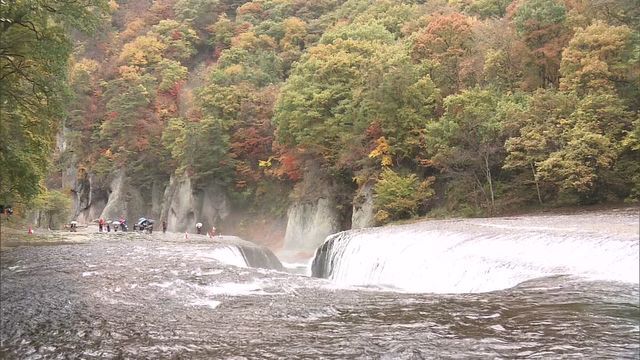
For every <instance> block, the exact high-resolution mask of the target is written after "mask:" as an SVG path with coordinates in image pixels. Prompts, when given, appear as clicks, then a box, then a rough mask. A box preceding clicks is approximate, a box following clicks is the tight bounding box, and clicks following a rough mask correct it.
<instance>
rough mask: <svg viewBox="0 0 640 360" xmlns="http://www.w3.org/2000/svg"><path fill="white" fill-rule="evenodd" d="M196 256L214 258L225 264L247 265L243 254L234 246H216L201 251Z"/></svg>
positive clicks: (244, 266)
mask: <svg viewBox="0 0 640 360" xmlns="http://www.w3.org/2000/svg"><path fill="white" fill-rule="evenodd" d="M198 256H199V257H201V258H206V259H215V260H217V261H219V262H221V263H223V264H227V265H233V266H238V267H243V268H246V267H248V265H247V262H246V260H245V259H244V256H242V253H241V252H240V249H238V248H237V247H236V246H218V247H216V248H214V249H211V250H205V251H201V252H200V253H198Z"/></svg>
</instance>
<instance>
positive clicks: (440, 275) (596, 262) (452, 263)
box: [325, 226, 640, 293]
mask: <svg viewBox="0 0 640 360" xmlns="http://www.w3.org/2000/svg"><path fill="white" fill-rule="evenodd" d="M452 227H453V228H454V229H453V230H447V229H446V228H445V229H443V227H442V226H440V227H439V229H437V230H429V229H424V228H420V227H418V226H398V227H391V228H383V229H369V230H366V231H352V232H343V233H338V234H336V235H333V237H335V239H333V241H334V243H333V246H332V247H331V249H330V252H329V253H328V254H327V258H326V259H325V264H330V263H332V264H333V265H332V266H331V272H330V276H329V279H331V280H332V281H333V282H335V283H337V284H339V285H341V286H354V285H355V286H382V287H392V288H395V289H399V290H404V291H409V292H434V293H470V292H486V291H493V290H499V289H506V288H510V287H513V286H515V285H517V284H519V283H521V282H523V281H526V280H530V279H534V278H539V277H544V276H552V275H575V276H578V277H583V278H587V279H590V280H608V281H619V282H626V283H634V284H638V282H639V272H640V271H639V270H640V269H639V246H638V239H637V235H636V236H635V237H634V236H630V237H622V238H621V237H614V236H607V235H602V234H586V233H577V232H573V233H564V232H558V231H549V232H545V231H532V230H531V229H529V230H528V231H526V230H525V229H522V228H520V229H518V230H517V231H503V230H492V231H480V232H478V231H477V229H475V231H469V230H468V229H467V231H460V230H455V226H452ZM472 230H473V229H472ZM510 230H511V229H510ZM556 230H557V229H556ZM327 241H331V237H330V238H328V239H327Z"/></svg>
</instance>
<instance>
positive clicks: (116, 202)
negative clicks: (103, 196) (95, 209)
mask: <svg viewBox="0 0 640 360" xmlns="http://www.w3.org/2000/svg"><path fill="white" fill-rule="evenodd" d="M108 193H109V200H108V202H107V204H106V205H105V207H104V210H103V211H102V213H101V215H100V217H102V218H104V219H118V218H119V217H121V216H124V217H125V219H127V222H128V223H129V224H131V223H132V222H133V221H135V220H136V219H138V218H139V217H141V216H148V215H147V208H148V207H147V206H145V201H144V198H143V197H142V194H141V192H140V190H139V189H137V188H136V187H134V186H131V185H130V184H129V182H128V181H127V178H126V176H125V173H124V171H120V172H118V173H117V174H116V177H115V178H114V179H113V180H112V181H111V184H110V185H109V189H108Z"/></svg>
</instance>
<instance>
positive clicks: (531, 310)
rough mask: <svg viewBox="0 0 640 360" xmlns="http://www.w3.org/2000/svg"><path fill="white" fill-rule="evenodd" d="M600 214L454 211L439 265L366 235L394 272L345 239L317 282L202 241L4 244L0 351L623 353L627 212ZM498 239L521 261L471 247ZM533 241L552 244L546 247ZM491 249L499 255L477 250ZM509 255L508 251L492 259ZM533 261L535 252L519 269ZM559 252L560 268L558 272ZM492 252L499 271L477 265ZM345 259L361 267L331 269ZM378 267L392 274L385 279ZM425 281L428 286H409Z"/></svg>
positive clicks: (637, 314)
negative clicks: (534, 237) (463, 216)
mask: <svg viewBox="0 0 640 360" xmlns="http://www.w3.org/2000/svg"><path fill="white" fill-rule="evenodd" d="M605 215H606V216H605V217H604V218H603V217H602V216H601V215H599V214H596V215H593V214H589V215H585V216H584V217H583V218H580V217H578V218H576V217H567V218H560V219H558V218H557V217H547V218H545V217H538V218H535V217H533V218H520V220H513V219H503V220H500V219H496V220H492V219H481V220H478V219H476V220H460V221H459V223H460V224H462V225H460V226H461V227H460V226H459V227H458V228H456V229H457V230H455V232H456V233H458V234H461V233H466V232H467V231H468V232H471V233H475V234H476V235H477V236H475V237H473V239H475V240H472V241H471V240H465V241H463V243H464V244H467V245H464V246H462V245H461V243H459V242H456V241H457V240H455V241H454V240H442V239H440V241H445V242H450V243H451V244H452V246H449V247H447V248H446V249H445V250H443V249H440V248H441V247H439V246H435V245H429V246H428V247H427V248H428V249H430V251H432V252H434V254H432V255H428V254H427V255H425V256H426V258H427V259H430V262H431V263H433V262H435V260H434V259H440V261H438V262H437V266H435V267H433V266H431V267H425V266H424V264H422V265H420V264H418V265H417V266H414V267H413V268H412V267H411V266H407V264H406V263H408V262H412V261H413V262H414V263H415V261H416V260H415V259H413V258H412V257H415V258H420V259H422V258H425V257H416V256H415V254H414V253H415V251H413V250H412V249H414V248H411V247H410V246H408V245H407V244H409V243H406V244H405V246H404V247H402V246H399V247H401V248H403V249H405V250H406V251H409V252H407V253H405V255H397V254H396V253H393V252H392V251H391V250H390V249H392V248H393V247H387V248H385V246H386V245H380V244H375V243H371V246H370V247H371V248H378V249H380V251H379V253H382V254H387V255H389V254H391V255H393V254H396V255H394V256H404V257H405V260H406V261H404V262H402V264H403V265H402V266H399V265H398V264H396V263H393V262H392V260H393V259H395V258H396V257H393V256H392V257H390V258H389V259H387V260H385V259H384V258H383V257H380V256H379V258H378V260H377V264H378V265H377V266H375V268H376V269H378V268H380V267H384V268H386V269H389V271H390V272H384V271H378V270H366V267H367V266H369V265H367V263H366V262H362V261H361V260H358V261H351V262H349V260H348V259H349V258H351V259H357V257H358V256H359V255H358V254H360V253H363V252H364V253H365V254H367V258H371V256H373V254H372V253H366V251H369V250H367V249H365V248H359V249H360V250H357V249H356V248H353V247H352V248H349V246H351V245H349V246H346V245H345V246H342V247H340V249H342V250H340V251H341V252H339V258H338V257H336V260H335V261H334V263H333V268H332V269H330V270H331V271H328V272H327V269H326V268H325V269H324V270H323V271H324V272H325V275H326V276H327V277H328V278H327V279H323V278H314V277H309V276H305V275H299V274H294V273H290V272H285V271H277V270H270V269H262V268H252V267H248V266H247V264H246V262H243V261H242V258H241V257H239V255H238V252H237V251H232V250H226V251H222V250H220V248H215V249H212V246H211V244H210V242H208V241H207V240H206V239H200V238H195V237H194V239H189V240H184V239H180V238H176V237H173V238H169V237H163V235H162V234H153V235H147V234H133V233H128V234H123V233H118V234H97V233H87V239H85V240H83V241H81V242H55V243H48V244H42V243H41V244H38V245H39V246H33V245H25V244H20V246H15V244H14V245H13V246H10V247H5V248H4V249H3V251H2V252H0V255H1V258H0V260H1V261H0V300H1V303H0V311H1V313H0V315H1V325H2V326H1V329H0V341H1V343H0V357H2V358H6V359H41V358H52V359H56V358H61V359H65V358H83V359H105V358H107V359H109V358H112V359H119V358H140V359H160V358H163V359H164V358H203V359H219V358H223V359H226V358H228V359H284V358H302V359H309V358H323V359H346V358H365V359H430V358H544V359H547V358H585V357H586V358H610V359H624V358H628V359H637V358H639V357H640V345H639V340H640V300H639V285H638V281H637V276H638V268H637V265H633V261H635V262H636V263H637V261H638V238H637V237H638V234H637V226H638V225H637V220H638V219H637V211H635V210H634V211H626V212H622V213H615V214H608V215H607V214H605ZM575 219H577V220H576V221H574V222H567V221H568V220H575ZM598 223H600V224H601V225H602V224H605V225H603V227H604V228H607V227H608V230H606V231H605V230H603V231H604V232H606V234H607V236H605V237H604V238H603V237H602V236H603V235H602V234H603V231H601V232H598V231H592V230H593V228H600V227H599V226H598ZM430 224H431V225H424V224H423V225H408V227H398V228H395V229H394V228H390V229H380V230H376V231H364V232H360V233H359V232H356V233H355V235H354V233H348V234H351V235H349V236H351V240H349V241H346V242H345V243H351V244H353V243H355V240H353V239H356V238H358V236H360V237H362V236H365V238H366V236H373V237H374V238H380V234H386V235H385V237H389V238H392V239H393V238H394V236H396V238H407V236H406V234H407V233H411V232H414V233H415V232H416V229H419V227H416V226H422V227H424V226H432V225H433V226H434V230H433V231H440V232H442V231H445V230H447V231H449V229H450V228H451V227H454V228H455V226H453V225H451V224H452V223H451V222H446V221H444V222H442V221H440V222H438V221H436V222H432V223H430ZM443 224H444V225H443ZM532 224H533V225H535V228H533V229H532V228H531V227H532V226H533V225H532ZM634 224H635V230H634ZM412 226H413V227H412ZM456 226H457V225H456ZM505 226H506V227H507V228H506V229H505ZM567 226H573V227H574V228H573V230H570V229H569V230H567V229H565V228H566V227H567ZM469 227H471V229H469ZM541 227H544V229H542V228H541ZM478 228H481V229H484V228H489V229H491V231H494V232H506V233H514V232H515V233H514V234H521V233H522V232H524V233H525V234H528V233H529V232H533V233H540V232H542V233H543V234H547V233H548V232H549V230H548V229H550V228H551V229H556V230H557V229H560V228H562V229H565V230H564V231H563V233H564V234H569V235H570V236H569V235H567V236H565V237H563V238H562V239H563V240H562V241H561V242H564V243H565V245H558V246H556V245H553V244H552V243H550V242H547V243H545V244H542V245H532V244H531V243H527V241H526V238H527V236H524V237H523V236H521V235H518V236H514V237H513V238H512V239H511V240H509V237H501V236H489V235H488V233H484V232H482V231H480V230H478ZM398 229H400V230H398ZM443 229H445V230H443ZM496 229H497V230H496ZM620 229H622V230H620ZM423 230H424V229H423ZM516 231H518V232H516ZM478 232H480V233H478ZM362 233H364V234H369V235H361V234H362ZM359 234H360V235H359ZM371 234H373V235H371ZM393 234H396V235H393ZM398 234H404V235H403V236H402V237H399V236H400V235H398ZM491 234H494V233H493V232H492V233H491ZM576 234H582V235H581V237H582V238H583V239H584V241H586V242H589V241H591V240H592V238H597V241H595V242H594V244H599V245H597V246H596V245H593V246H591V245H588V246H586V248H581V247H580V244H579V242H578V243H577V242H576V239H575V238H576V236H577V235H576ZM342 236H343V237H344V234H343V235H342ZM447 236H451V235H450V234H449V235H447ZM545 236H547V238H548V237H549V236H551V235H549V234H547V235H545ZM454 237H455V236H454ZM478 238H482V239H484V240H482V241H483V242H482V241H481V242H480V243H478V242H477V241H476V240H477V239H478ZM396 240H397V239H396ZM458 240H459V239H458ZM509 241H512V242H515V243H516V244H521V246H520V247H529V248H530V250H531V251H526V252H525V253H527V254H533V255H527V256H528V257H526V256H525V257H524V258H523V255H517V251H515V249H516V248H517V247H514V246H511V247H507V249H508V250H509V251H506V250H505V251H502V250H499V249H497V248H495V247H494V248H490V249H489V250H482V251H481V250H479V249H481V248H483V246H482V245H483V244H484V245H486V246H485V247H489V246H496V244H495V243H496V242H497V243H498V245H502V246H507V244H509ZM489 244H492V245H489ZM607 244H614V245H615V246H610V247H608V246H607ZM357 246H358V247H362V244H359V245H357ZM554 246H556V247H554ZM531 247H533V248H534V249H532V248H531ZM545 248H548V249H551V250H553V251H555V252H557V251H560V250H558V249H563V250H561V251H566V252H565V253H563V254H561V255H562V256H553V254H551V251H549V253H547V254H546V255H547V256H545ZM349 249H351V250H349ZM354 249H356V250H354ZM407 249H408V250H407ZM420 249H421V251H422V250H424V249H423V248H420ZM436 249H440V250H436ZM491 249H493V250H491ZM414 250H415V249H414ZM349 251H351V252H353V254H350V255H348V256H347V255H345V254H346V253H349ZM436 251H440V253H439V254H435V252H436ZM571 252H574V254H576V255H577V256H586V255H585V254H590V256H589V257H587V259H586V261H585V262H586V263H591V264H593V266H591V267H589V266H587V265H584V264H582V265H580V266H577V265H576V264H575V261H573V260H571ZM590 252H593V254H591V253H590ZM472 253H480V254H481V256H480V257H481V258H482V261H478V260H473V259H472V258H471V257H470V254H472ZM491 253H500V254H502V255H501V256H500V257H491V258H489V260H487V256H486V255H487V254H491ZM509 253H512V254H513V253H516V255H513V260H511V261H506V262H505V260H504V259H505V257H508V256H509ZM410 254H413V255H410ZM452 254H453V255H452ZM556 255H557V254H556ZM536 258H542V260H540V261H539V262H538V263H536V264H533V265H532V262H534V260H535V259H536ZM563 258H565V259H566V264H567V265H566V266H563V267H558V266H557V264H556V263H557V262H562V259H563ZM603 258H604V259H610V260H611V261H613V262H614V263H612V264H610V266H608V267H609V269H610V270H611V271H610V273H611V274H612V275H611V276H609V277H607V276H603V274H607V271H605V270H606V269H602V268H601V267H602V266H605V265H606V264H608V263H607V262H603V261H600V260H598V259H603ZM412 259H413V260H412ZM496 259H498V260H500V262H499V265H487V264H491V263H492V262H495V261H496ZM310 262H311V261H309V265H310ZM340 262H342V265H339V264H338V263H340ZM396 262H397V261H396ZM447 264H449V265H450V267H451V268H450V271H449V270H447V271H445V270H444V269H447ZM478 264H480V265H478ZM483 264H484V265H483ZM522 264H527V265H526V266H524V265H522ZM616 264H618V265H619V266H617V267H616V266H615V265H616ZM620 264H622V265H620ZM630 264H631V265H630ZM340 266H342V267H340ZM465 266H466V270H467V271H466V272H465V271H461V270H460V269H461V268H463V270H464V268H465ZM358 268H364V269H365V270H366V271H361V272H362V273H363V274H364V273H368V274H371V273H375V274H376V275H375V276H370V275H368V276H364V277H363V276H362V275H358V276H351V277H349V276H347V275H345V274H346V273H347V272H348V270H349V269H351V271H353V272H355V273H357V272H358V271H357V269H358ZM532 269H534V270H535V271H533V270H532ZM548 269H555V270H554V271H547V270H548ZM625 271H626V272H625ZM308 273H311V269H310V268H309V270H308ZM390 274H396V276H402V277H403V279H398V281H397V282H396V283H393V277H391V275H390ZM465 274H468V275H469V276H465ZM505 274H506V275H505ZM513 274H525V275H521V276H512V275H513ZM507 275H508V276H507ZM486 278H489V279H493V281H486ZM363 279H364V280H363ZM372 279H379V281H378V283H376V282H375V281H372ZM380 279H382V280H380ZM446 279H449V280H451V281H449V282H450V283H456V284H458V286H457V287H455V286H452V285H450V284H448V282H447V281H445V280H446ZM468 279H470V280H468ZM483 279H484V280H483ZM505 279H506V280H505ZM512 282H516V283H512ZM416 283H418V284H416ZM425 283H428V284H436V285H433V286H409V285H410V284H414V285H420V284H425ZM472 283H478V284H480V285H478V286H476V287H474V286H470V285H469V284H472Z"/></svg>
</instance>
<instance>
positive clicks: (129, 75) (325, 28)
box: [0, 0, 640, 224]
mask: <svg viewBox="0 0 640 360" xmlns="http://www.w3.org/2000/svg"><path fill="white" fill-rule="evenodd" d="M0 11H1V12H0V26H1V28H0V31H1V32H2V44H1V45H0V67H1V68H0V81H1V83H0V96H2V99H1V101H2V120H1V124H0V136H1V140H2V142H1V143H0V148H1V150H2V151H1V153H0V168H1V169H2V174H1V175H0V196H1V197H2V199H3V201H5V202H7V201H24V202H28V201H33V199H35V201H36V202H37V201H40V202H41V203H42V202H43V201H44V202H45V203H46V202H47V201H49V202H52V201H57V200H56V197H60V196H62V197H64V194H65V189H62V186H63V184H62V181H61V179H60V176H59V174H60V172H61V170H62V169H66V168H68V167H76V168H78V169H80V171H84V172H91V173H92V174H95V176H96V177H97V178H99V179H103V180H104V181H105V182H106V181H108V180H109V177H110V176H111V175H112V174H113V172H114V170H115V169H126V171H127V174H128V176H129V177H130V178H131V179H133V181H135V182H136V183H137V184H138V185H139V186H141V187H143V188H144V187H145V186H148V184H150V183H151V182H152V181H153V180H159V179H160V180H163V179H164V180H165V181H166V180H168V179H169V177H170V176H171V175H172V174H187V175H188V176H189V177H190V178H191V179H192V181H194V183H196V184H207V183H215V184H218V185H220V186H222V187H224V188H226V189H227V190H228V192H229V196H231V198H232V199H233V202H234V204H235V206H237V207H244V208H246V209H261V211H274V212H278V211H280V212H282V211H283V210H284V209H286V204H287V202H288V201H289V200H290V199H291V198H296V197H304V196H306V194H308V193H309V192H310V191H312V189H311V190H309V186H310V185H309V184H310V182H311V181H312V180H313V179H314V178H319V177H321V178H328V179H331V181H332V182H333V183H334V184H335V186H336V189H339V190H338V191H339V193H340V194H339V199H341V200H340V201H341V203H342V204H341V205H343V206H345V207H351V205H352V204H353V203H356V202H358V201H359V197H358V196H356V194H358V190H359V189H361V188H363V187H371V188H372V189H373V194H374V199H375V218H376V221H377V222H378V223H379V224H383V223H386V222H390V221H395V220H399V219H406V218H411V217H415V216H423V215H425V214H426V215H429V214H431V215H434V216H435V215H443V214H457V215H466V216H474V215H490V214H496V213H500V212H502V211H509V210H512V209H516V208H522V207H527V206H531V207H535V206H558V205H571V204H593V203H602V202H610V201H623V200H624V201H636V200H637V199H638V198H640V116H639V111H638V110H639V109H640V30H639V29H640V4H639V3H638V1H637V0H514V1H510V0H449V1H446V0H426V1H425V0H423V1H420V0H415V1H399V0H317V1H308V0H255V1H240V0H117V1H114V0H111V1H109V2H107V1H102V0H75V1H70V0H65V1H53V0H50V1H47V0H39V1H35V0H32V1H26V0H25V1H11V0H7V1H2V2H1V3H0ZM63 132H64V137H65V144H66V145H65V147H64V148H60V147H59V149H58V150H57V151H55V152H54V149H55V148H56V146H55V145H56V135H57V134H59V133H63ZM54 153H55V154H54ZM56 194H57V195H56ZM43 197H44V199H45V200H43ZM0 202H2V201H0ZM265 207H266V208H265ZM268 207H271V208H268Z"/></svg>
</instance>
